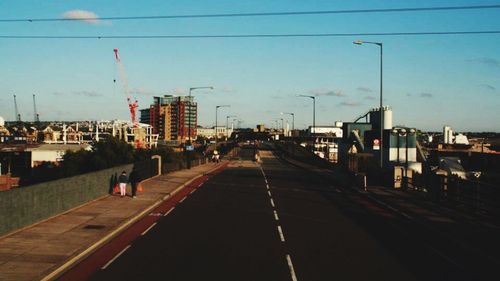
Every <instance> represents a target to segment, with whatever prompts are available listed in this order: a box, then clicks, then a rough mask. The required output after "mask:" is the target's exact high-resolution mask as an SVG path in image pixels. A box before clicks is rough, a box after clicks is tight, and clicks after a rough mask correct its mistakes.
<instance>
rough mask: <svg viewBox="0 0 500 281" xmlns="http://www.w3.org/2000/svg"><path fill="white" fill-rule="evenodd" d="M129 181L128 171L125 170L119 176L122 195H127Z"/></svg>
mask: <svg viewBox="0 0 500 281" xmlns="http://www.w3.org/2000/svg"><path fill="white" fill-rule="evenodd" d="M127 182H128V177H127V172H125V171H123V172H122V174H121V175H120V176H119V177H118V183H119V184H120V195H121V197H123V196H125V195H127Z"/></svg>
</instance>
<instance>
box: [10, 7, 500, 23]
mask: <svg viewBox="0 0 500 281" xmlns="http://www.w3.org/2000/svg"><path fill="white" fill-rule="evenodd" d="M498 8H500V5H475V6H446V7H420V8H419V7H417V8H387V9H357V10H330V11H302V12H300V11H295V12H293V11H292V12H263V13H226V14H192V15H158V16H123V17H98V18H95V17H86V18H84V17H82V18H21V19H0V23H2V22H3V23H5V22H51V21H84V20H158V19H187V18H224V17H266V16H301V15H327V14H362V13H395V12H426V11H453V10H478V9H498Z"/></svg>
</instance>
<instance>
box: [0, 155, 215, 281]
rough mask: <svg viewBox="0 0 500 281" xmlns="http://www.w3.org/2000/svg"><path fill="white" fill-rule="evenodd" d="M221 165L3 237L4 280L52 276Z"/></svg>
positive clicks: (146, 184) (152, 183) (161, 180)
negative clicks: (133, 196) (133, 195)
mask: <svg viewBox="0 0 500 281" xmlns="http://www.w3.org/2000/svg"><path fill="white" fill-rule="evenodd" d="M221 165H223V163H219V164H217V165H216V164H214V163H208V164H205V165H200V166H196V167H193V168H192V169H190V170H181V171H176V172H173V173H169V174H166V175H161V176H157V177H154V178H152V179H148V180H145V181H143V182H142V187H143V191H142V192H139V193H138V194H137V195H138V196H137V198H131V197H130V196H127V197H124V198H121V197H120V196H116V195H115V196H105V197H102V198H100V199H97V200H95V201H92V202H89V203H87V204H85V205H83V206H80V207H77V208H75V209H72V210H70V211H68V212H66V213H63V214H61V215H58V216H56V217H53V218H50V219H48V220H45V221H43V222H40V223H38V224H35V225H32V226H29V227H27V228H24V229H22V230H20V231H18V232H15V233H13V234H10V235H8V236H4V237H1V238H0V280H1V281H14V280H15V281H18V280H42V279H43V280H51V278H53V277H56V276H57V273H59V272H62V271H64V269H66V268H68V267H70V265H71V264H72V263H76V262H78V261H79V260H80V259H82V258H84V257H86V256H87V255H88V254H90V253H91V252H92V251H93V250H94V249H96V248H98V247H99V246H100V245H103V244H105V243H106V242H107V241H109V240H110V239H112V238H113V237H114V236H115V235H116V234H117V233H119V232H120V231H122V230H123V229H125V228H126V227H128V226H129V225H131V224H132V223H134V222H135V221H137V220H139V219H140V218H141V217H143V216H144V215H146V214H147V213H148V212H149V211H150V210H152V209H153V208H154V207H155V206H157V205H158V204H159V203H161V202H162V201H163V200H166V199H167V198H169V197H170V196H171V195H173V194H175V193H176V192H177V191H179V190H181V189H182V188H183V187H184V186H186V185H187V184H189V183H190V182H191V181H193V180H194V179H195V178H197V177H199V176H203V175H204V174H206V173H209V172H211V171H212V170H215V169H216V168H218V167H220V166H221ZM129 189H130V187H129ZM128 194H130V190H128Z"/></svg>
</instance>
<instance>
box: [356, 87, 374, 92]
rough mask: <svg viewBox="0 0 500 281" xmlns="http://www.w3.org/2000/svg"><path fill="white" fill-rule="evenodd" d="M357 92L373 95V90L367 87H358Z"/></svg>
mask: <svg viewBox="0 0 500 281" xmlns="http://www.w3.org/2000/svg"><path fill="white" fill-rule="evenodd" d="M358 91H360V92H365V93H373V90H372V89H370V88H368V87H358Z"/></svg>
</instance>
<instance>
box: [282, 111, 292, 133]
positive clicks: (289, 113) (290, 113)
mask: <svg viewBox="0 0 500 281" xmlns="http://www.w3.org/2000/svg"><path fill="white" fill-rule="evenodd" d="M283 114H288V115H292V131H293V130H294V129H295V114H294V113H293V112H281V115H283Z"/></svg>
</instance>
